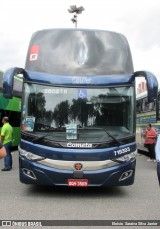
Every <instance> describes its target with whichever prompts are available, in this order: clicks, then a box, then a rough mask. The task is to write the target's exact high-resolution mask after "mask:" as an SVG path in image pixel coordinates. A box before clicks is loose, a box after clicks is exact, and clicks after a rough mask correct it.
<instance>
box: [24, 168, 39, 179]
mask: <svg viewBox="0 0 160 229" xmlns="http://www.w3.org/2000/svg"><path fill="white" fill-rule="evenodd" d="M22 170H23V173H24V174H25V175H26V176H28V177H30V178H32V179H34V180H36V179H37V178H36V176H35V174H34V172H33V171H31V170H29V169H22Z"/></svg>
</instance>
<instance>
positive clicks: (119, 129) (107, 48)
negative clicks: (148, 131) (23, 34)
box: [3, 29, 158, 187]
mask: <svg viewBox="0 0 160 229" xmlns="http://www.w3.org/2000/svg"><path fill="white" fill-rule="evenodd" d="M19 73H21V74H23V83H24V85H23V102H22V121H21V122H22V126H21V128H22V132H21V141H20V146H19V162H20V164H19V174H20V181H21V182H23V183H26V184H39V185H59V186H80V187H82V186H83V187H86V186H120V185H131V184H133V183H134V177H135V167H136V141H135V137H136V136H135V135H136V95H135V77H139V76H144V77H145V79H146V80H147V83H148V85H147V86H148V98H149V100H150V101H152V100H154V99H155V98H156V96H157V88H158V83H157V79H156V77H155V76H154V75H153V74H152V73H149V72H145V71H140V72H134V70H133V63H132V57H131V52H130V48H129V45H128V42H127V40H126V38H125V37H124V36H123V35H122V34H119V33H115V32H109V31H102V30H88V29H48V30H42V31H38V32H36V33H34V34H33V36H32V38H31V41H30V44H29V48H28V54H27V58H26V64H25V69H22V68H10V69H8V70H7V71H6V72H5V74H4V79H3V82H4V83H3V88H4V96H6V97H12V82H13V77H14V75H16V74H19Z"/></svg>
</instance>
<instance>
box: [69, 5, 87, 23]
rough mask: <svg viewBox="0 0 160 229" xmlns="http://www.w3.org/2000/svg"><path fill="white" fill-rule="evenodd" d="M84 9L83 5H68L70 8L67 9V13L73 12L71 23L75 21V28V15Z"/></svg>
mask: <svg viewBox="0 0 160 229" xmlns="http://www.w3.org/2000/svg"><path fill="white" fill-rule="evenodd" d="M84 10H85V9H84V8H83V6H80V7H77V6H76V5H73V6H70V9H68V12H69V13H71V14H72V13H74V15H73V18H72V19H71V21H72V22H73V23H75V28H77V16H78V14H81V13H82V11H84Z"/></svg>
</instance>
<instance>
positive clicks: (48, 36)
mask: <svg viewBox="0 0 160 229" xmlns="http://www.w3.org/2000/svg"><path fill="white" fill-rule="evenodd" d="M25 69H26V70H30V71H36V72H45V73H50V74H54V75H78V76H82V75H86V76H92V75H113V74H130V73H131V74H132V73H133V64H132V58H131V53H130V49H129V45H128V42H127V40H126V38H125V37H124V36H123V35H121V34H118V33H114V32H109V31H98V30H96V31H95V30H82V29H76V30H75V29H51V30H42V31H38V32H36V33H35V34H33V36H32V39H31V42H30V45H29V49H28V55H27V59H26V67H25Z"/></svg>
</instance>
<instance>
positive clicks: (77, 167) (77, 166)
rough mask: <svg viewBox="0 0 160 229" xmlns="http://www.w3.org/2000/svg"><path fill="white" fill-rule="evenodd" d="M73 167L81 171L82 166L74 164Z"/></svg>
mask: <svg viewBox="0 0 160 229" xmlns="http://www.w3.org/2000/svg"><path fill="white" fill-rule="evenodd" d="M74 167H75V169H76V170H81V169H82V167H83V166H82V164H81V163H76V164H75V165H74Z"/></svg>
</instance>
